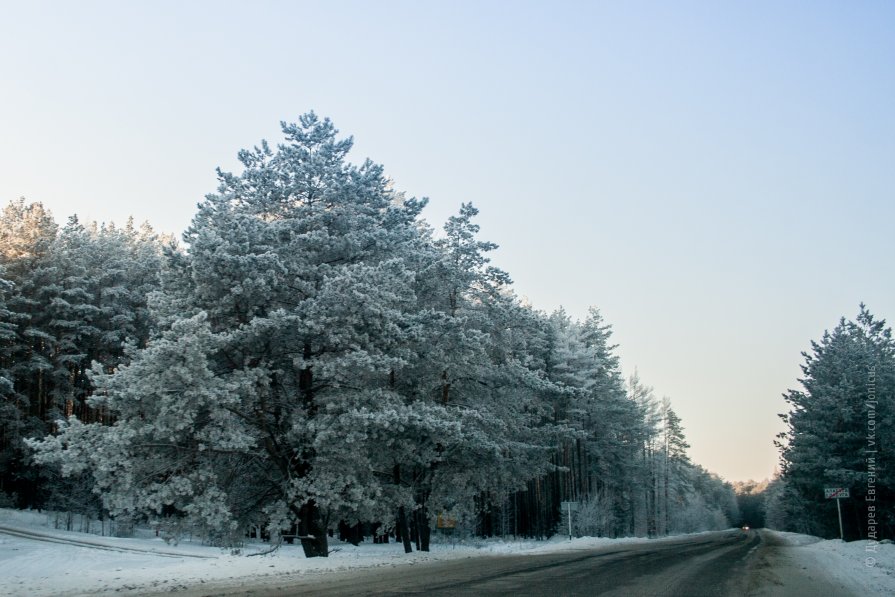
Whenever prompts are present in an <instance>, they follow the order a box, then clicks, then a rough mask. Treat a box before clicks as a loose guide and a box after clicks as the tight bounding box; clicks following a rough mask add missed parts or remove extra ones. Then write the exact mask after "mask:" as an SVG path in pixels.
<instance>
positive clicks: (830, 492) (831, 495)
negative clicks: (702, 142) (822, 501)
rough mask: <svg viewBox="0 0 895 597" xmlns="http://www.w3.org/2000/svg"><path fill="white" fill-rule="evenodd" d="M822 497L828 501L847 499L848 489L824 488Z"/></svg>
mask: <svg viewBox="0 0 895 597" xmlns="http://www.w3.org/2000/svg"><path fill="white" fill-rule="evenodd" d="M824 497H825V498H827V499H828V500H841V499H843V498H847V497H849V495H848V487H824Z"/></svg>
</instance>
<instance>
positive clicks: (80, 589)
mask: <svg viewBox="0 0 895 597" xmlns="http://www.w3.org/2000/svg"><path fill="white" fill-rule="evenodd" d="M52 526H53V525H52V523H51V519H50V517H48V516H47V515H46V514H39V513H36V512H27V511H26V512H22V511H15V510H6V509H0V595H14V596H22V597H24V596H32V595H33V596H35V597H41V596H50V595H53V596H62V595H66V596H74V595H85V594H91V595H95V594H103V593H115V594H118V595H121V594H141V593H146V592H168V591H171V592H174V591H177V590H179V589H183V588H186V587H187V586H191V585H198V584H202V583H211V582H214V583H225V584H230V583H231V582H232V583H233V584H238V583H239V579H241V578H246V577H252V578H253V579H257V580H263V579H264V578H265V577H268V578H271V579H272V577H275V576H283V575H288V576H290V577H296V576H302V575H316V574H324V573H333V572H337V571H345V570H350V569H358V568H372V567H382V566H402V565H413V564H418V563H421V562H426V561H432V560H445V559H458V558H471V557H488V556H491V555H505V554H510V553H532V554H533V553H546V552H556V551H562V550H569V549H582V548H590V547H600V546H608V545H618V544H633V543H644V542H647V541H649V540H647V539H616V540H613V539H593V538H582V539H575V540H573V541H569V540H568V539H565V538H563V537H554V538H553V539H551V540H550V541H472V542H457V543H455V544H453V545H452V544H451V543H450V542H449V541H448V542H446V543H443V542H437V543H433V545H432V551H431V552H428V553H422V552H414V553H412V554H405V553H404V550H403V548H402V546H401V545H400V544H396V543H389V544H384V545H383V544H378V545H374V544H372V543H370V542H364V543H362V544H361V545H360V546H358V547H355V546H353V545H351V544H348V543H342V542H340V541H337V540H333V541H332V542H331V544H330V549H332V550H333V551H334V553H332V555H331V556H330V557H329V558H313V559H307V558H305V557H304V556H303V554H302V550H301V547H300V546H298V545H294V546H292V545H284V546H283V547H282V548H281V549H279V550H277V551H276V552H274V553H271V554H266V555H256V556H249V555H248V554H252V553H258V552H260V551H263V550H265V549H266V548H267V547H268V546H267V545H266V544H261V543H258V544H255V545H252V544H250V545H249V546H247V547H245V548H243V549H242V550H241V553H239V554H234V553H231V552H230V551H229V550H221V549H219V548H215V547H209V546H205V545H201V544H198V543H191V542H188V541H187V542H182V543H180V544H178V545H176V546H175V545H169V544H166V543H165V542H164V541H163V540H161V539H159V538H156V537H154V536H152V533H151V532H144V533H142V536H140V537H138V538H129V539H121V538H114V537H99V536H96V535H89V534H85V533H71V532H66V531H61V530H56V529H53V528H52ZM16 532H19V533H22V535H18V536H17V535H15V533H16ZM10 533H12V534H10ZM23 535H24V536H23ZM778 535H779V536H780V537H782V538H783V539H784V540H785V541H786V543H787V544H788V545H791V546H793V548H794V549H793V550H792V553H793V557H795V558H796V559H797V560H798V561H800V562H802V563H803V565H805V566H822V567H823V569H824V570H826V571H827V572H828V573H829V574H831V575H833V576H835V577H836V578H839V579H842V580H843V581H845V582H846V584H848V585H849V586H853V587H855V589H856V590H857V591H859V592H862V593H865V594H871V595H877V594H881V595H888V594H895V571H893V560H895V546H893V545H892V544H886V545H880V546H878V547H877V551H876V553H871V552H866V551H865V549H866V547H867V542H866V541H861V542H855V543H848V544H846V543H842V542H841V541H838V540H837V541H822V540H819V539H817V538H814V537H808V536H806V535H795V534H792V533H778ZM674 539H675V538H674V537H669V538H665V539H659V540H658V541H664V540H674ZM869 556H872V557H873V558H874V560H873V563H872V565H868V563H869V561H868V560H867V557H869Z"/></svg>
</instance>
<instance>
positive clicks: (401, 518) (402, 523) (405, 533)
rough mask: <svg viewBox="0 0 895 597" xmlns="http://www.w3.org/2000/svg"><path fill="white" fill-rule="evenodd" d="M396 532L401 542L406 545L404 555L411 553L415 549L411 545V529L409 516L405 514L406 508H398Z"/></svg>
mask: <svg viewBox="0 0 895 597" xmlns="http://www.w3.org/2000/svg"><path fill="white" fill-rule="evenodd" d="M395 532H397V534H398V535H399V537H400V538H401V541H402V542H403V543H404V553H411V552H412V551H413V547H411V545H410V529H408V528H407V514H406V513H405V512H404V506H401V507H400V508H398V516H397V524H396V525H395Z"/></svg>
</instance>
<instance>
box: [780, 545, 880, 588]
mask: <svg viewBox="0 0 895 597" xmlns="http://www.w3.org/2000/svg"><path fill="white" fill-rule="evenodd" d="M764 532H765V533H771V534H772V535H773V536H774V537H776V538H777V539H779V540H780V541H781V542H782V543H783V544H785V545H786V546H788V547H791V548H792V549H789V550H787V551H788V554H789V555H790V556H791V557H792V558H794V559H795V561H796V562H798V563H799V564H800V565H801V566H802V567H804V568H807V569H816V570H823V571H824V573H826V574H827V575H828V576H829V577H831V578H833V579H835V580H837V581H838V582H840V583H842V584H843V585H845V586H847V587H850V588H851V589H852V590H853V591H854V592H855V593H856V594H860V595H895V545H893V544H892V543H890V542H886V543H877V542H875V541H851V542H849V543H846V542H844V541H841V540H840V539H829V540H825V539H820V538H818V537H812V536H810V535H800V534H798V533H785V532H780V531H764Z"/></svg>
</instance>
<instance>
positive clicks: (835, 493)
mask: <svg viewBox="0 0 895 597" xmlns="http://www.w3.org/2000/svg"><path fill="white" fill-rule="evenodd" d="M824 497H825V498H827V499H828V500H836V513H837V514H839V538H840V539H842V540H843V541H845V533H844V532H843V531H842V506H840V505H839V500H842V499H845V498H847V497H848V487H824Z"/></svg>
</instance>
